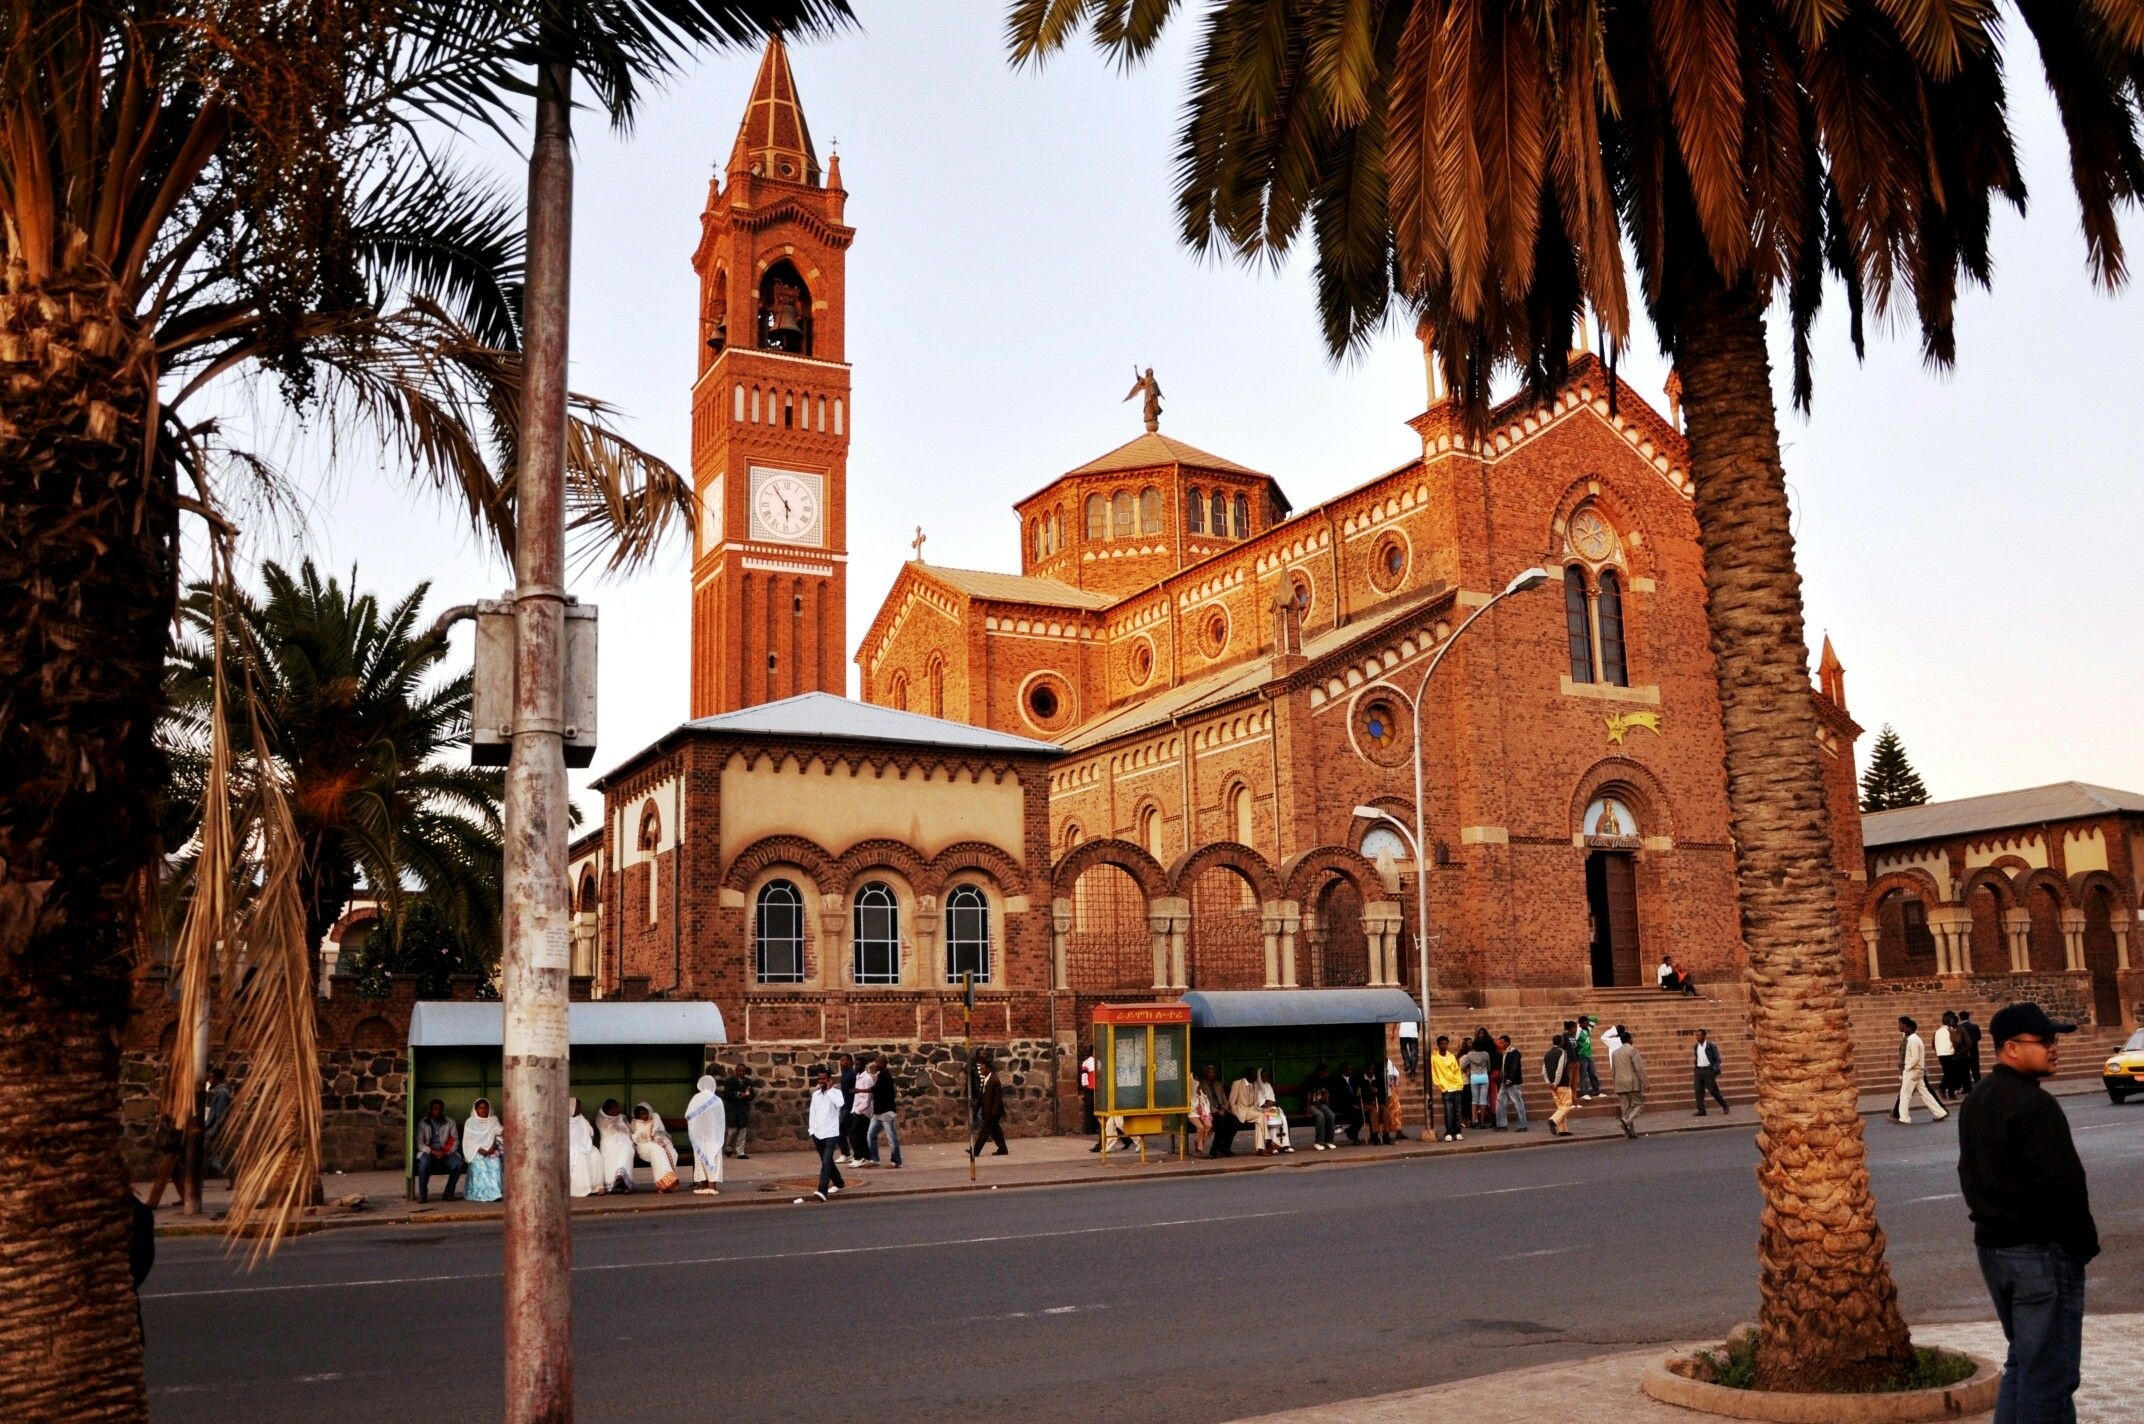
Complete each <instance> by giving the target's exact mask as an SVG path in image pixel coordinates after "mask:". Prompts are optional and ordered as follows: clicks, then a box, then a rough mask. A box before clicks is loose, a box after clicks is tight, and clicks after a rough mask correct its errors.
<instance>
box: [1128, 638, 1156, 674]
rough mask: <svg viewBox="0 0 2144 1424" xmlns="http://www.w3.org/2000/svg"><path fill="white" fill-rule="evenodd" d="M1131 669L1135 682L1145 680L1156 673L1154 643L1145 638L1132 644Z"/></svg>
mask: <svg viewBox="0 0 2144 1424" xmlns="http://www.w3.org/2000/svg"><path fill="white" fill-rule="evenodd" d="M1129 669H1130V672H1131V676H1132V681H1133V682H1140V683H1143V682H1145V681H1146V680H1147V679H1148V678H1150V677H1152V676H1153V675H1154V645H1153V644H1152V643H1149V642H1147V641H1146V640H1145V639H1144V638H1142V639H1140V640H1139V641H1138V642H1136V643H1134V644H1133V645H1132V655H1131V658H1130V659H1129Z"/></svg>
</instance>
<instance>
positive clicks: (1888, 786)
mask: <svg viewBox="0 0 2144 1424" xmlns="http://www.w3.org/2000/svg"><path fill="white" fill-rule="evenodd" d="M1927 802H1928V788H1927V787H1925V786H1923V785H1922V784H1921V774H1920V773H1919V772H1917V771H1915V770H1914V769H1913V763H1912V762H1910V761H1907V760H1906V745H1905V743H1904V742H1901V741H1900V740H1899V739H1898V733H1897V732H1895V731H1893V730H1892V729H1891V724H1890V723H1888V722H1886V723H1884V728H1883V731H1882V732H1881V733H1879V734H1878V735H1877V737H1876V745H1875V747H1874V748H1873V749H1872V750H1871V751H1870V752H1869V769H1868V771H1867V772H1866V773H1865V774H1864V775H1863V776H1862V778H1861V809H1862V810H1863V811H1864V812H1866V811H1891V810H1895V809H1897V808H1898V807H1900V806H1923V805H1926V804H1927Z"/></svg>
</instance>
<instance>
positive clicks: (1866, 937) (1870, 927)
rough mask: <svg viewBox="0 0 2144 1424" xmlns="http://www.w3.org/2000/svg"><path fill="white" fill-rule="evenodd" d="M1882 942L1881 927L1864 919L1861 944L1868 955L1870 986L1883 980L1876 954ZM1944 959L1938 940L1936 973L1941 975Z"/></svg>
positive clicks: (1940, 941) (1873, 921)
mask: <svg viewBox="0 0 2144 1424" xmlns="http://www.w3.org/2000/svg"><path fill="white" fill-rule="evenodd" d="M1882 942H1883V926H1882V925H1879V924H1878V923H1876V921H1875V920H1873V919H1870V918H1867V917H1864V918H1863V919H1862V921H1861V943H1862V945H1863V946H1864V947H1866V948H1867V950H1868V954H1869V982H1870V983H1871V984H1873V983H1875V982H1876V981H1877V980H1878V979H1881V978H1883V967H1882V964H1881V963H1880V962H1879V960H1878V958H1877V953H1876V951H1877V949H1878V947H1879V946H1880V945H1881V944H1882ZM1945 958H1946V956H1945V954H1944V950H1943V941H1942V940H1940V939H1939V940H1937V941H1936V973H1938V974H1941V973H1942V972H1943V961H1944V959H1945Z"/></svg>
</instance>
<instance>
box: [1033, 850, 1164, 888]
mask: <svg viewBox="0 0 2144 1424" xmlns="http://www.w3.org/2000/svg"><path fill="white" fill-rule="evenodd" d="M1097 865H1114V866H1115V867H1117V869H1119V870H1121V871H1123V872H1124V873H1125V874H1126V875H1129V876H1130V877H1131V878H1132V879H1133V880H1134V881H1135V882H1137V884H1138V886H1139V892H1140V893H1141V894H1142V895H1144V896H1146V898H1147V899H1149V900H1156V899H1159V898H1160V897H1161V896H1163V895H1165V894H1167V893H1168V883H1169V880H1168V873H1167V872H1166V871H1164V870H1163V869H1162V868H1161V862H1160V861H1158V860H1156V859H1154V857H1152V856H1151V855H1148V854H1147V853H1146V848H1145V847H1143V846H1140V845H1138V844H1135V843H1134V842H1132V841H1127V840H1119V839H1117V838H1116V837H1114V836H1105V837H1102V838H1100V839H1097V840H1091V841H1081V842H1080V843H1079V844H1078V845H1076V846H1074V847H1072V848H1071V849H1070V850H1068V851H1066V852H1065V854H1064V858H1063V859H1062V860H1060V861H1058V862H1057V864H1055V865H1053V866H1051V867H1050V892H1051V893H1052V894H1053V895H1057V896H1060V897H1062V896H1069V895H1070V894H1071V893H1072V891H1073V888H1074V887H1075V886H1077V885H1078V884H1079V878H1080V876H1082V875H1084V874H1086V873H1087V872H1088V871H1090V870H1092V869H1094V867H1095V866H1097Z"/></svg>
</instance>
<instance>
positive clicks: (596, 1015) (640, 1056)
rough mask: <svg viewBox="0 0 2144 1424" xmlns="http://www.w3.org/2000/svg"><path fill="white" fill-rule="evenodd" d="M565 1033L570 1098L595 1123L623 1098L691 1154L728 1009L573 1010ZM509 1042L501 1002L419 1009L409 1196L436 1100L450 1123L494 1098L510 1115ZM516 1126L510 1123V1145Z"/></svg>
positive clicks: (406, 1138)
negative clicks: (601, 1111)
mask: <svg viewBox="0 0 2144 1424" xmlns="http://www.w3.org/2000/svg"><path fill="white" fill-rule="evenodd" d="M566 1032H567V1035H568V1038H569V1041H570V1042H571V1044H572V1054H573V1066H572V1068H571V1070H570V1072H569V1077H570V1081H571V1083H572V1091H573V1094H574V1096H576V1097H578V1098H579V1099H580V1100H581V1107H582V1109H583V1110H584V1111H585V1112H587V1113H588V1115H589V1118H590V1120H591V1121H593V1120H594V1117H595V1110H596V1108H597V1107H598V1106H599V1105H600V1104H601V1103H602V1101H603V1100H604V1099H605V1098H616V1099H617V1100H618V1101H619V1102H620V1103H622V1104H624V1105H625V1106H626V1108H627V1109H628V1110H630V1109H631V1107H632V1105H633V1104H634V1103H636V1102H642V1101H645V1102H646V1103H647V1104H648V1105H649V1106H651V1107H653V1108H654V1109H655V1110H656V1111H657V1112H659V1113H661V1114H662V1115H663V1119H664V1121H665V1122H667V1123H668V1124H669V1126H670V1131H671V1134H672V1135H673V1136H674V1137H675V1138H676V1139H677V1141H678V1143H679V1151H680V1152H681V1153H682V1152H684V1151H686V1150H689V1149H686V1148H685V1147H684V1141H685V1135H684V1134H685V1105H686V1104H687V1103H688V1102H690V1101H691V1100H692V1094H693V1085H694V1084H696V1083H698V1082H699V1080H700V1075H701V1074H702V1073H704V1072H706V1071H707V1061H708V1052H709V1049H710V1048H711V1047H713V1046H714V1045H716V1044H722V1043H727V1042H729V1034H728V1032H727V1030H726V1029H725V1028H724V1027H723V1023H722V1010H721V1009H719V1008H717V1007H716V1006H715V1005H713V1004H711V1003H707V1002H705V1001H700V1000H689V999H662V1000H656V1001H652V1002H646V1003H620V1002H617V1001H615V1000H600V1001H596V1002H592V1003H578V1004H571V1005H568V1006H567V1009H566ZM505 1037H506V1011H505V1007H504V1006H503V1005H501V1004H499V1003H497V1002H496V1001H493V1002H489V1003H487V1002H482V1001H471V1000H454V1001H450V1002H431V1001H420V1002H418V1003H417V1004H415V1005H412V1006H411V1009H410V1016H409V1103H408V1111H407V1116H408V1125H407V1127H406V1128H405V1129H404V1135H403V1148H402V1174H403V1190H404V1192H405V1193H408V1194H414V1193H415V1191H416V1185H415V1183H416V1178H415V1175H414V1174H415V1171H416V1140H417V1119H418V1118H420V1117H422V1116H423V1115H424V1110H425V1107H426V1106H427V1105H428V1104H429V1103H430V1102H431V1101H432V1099H434V1098H438V1099H440V1100H442V1101H443V1102H445V1103H446V1106H447V1115H448V1116H449V1117H451V1118H453V1119H454V1120H455V1121H456V1122H461V1121H462V1120H464V1119H465V1118H467V1117H468V1116H469V1105H470V1104H471V1103H474V1102H475V1101H476V1100H477V1099H478V1098H489V1099H490V1100H491V1104H492V1107H493V1108H494V1109H495V1110H499V1109H501V1108H502V1106H503V1105H502V1103H501V1101H500V1093H499V1075H500V1070H501V1068H502V1066H503V1060H504V1044H505ZM513 1127H514V1125H513V1121H512V1119H511V1117H509V1118H508V1120H507V1123H506V1130H507V1134H508V1141H509V1142H511V1141H512V1133H513Z"/></svg>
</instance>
